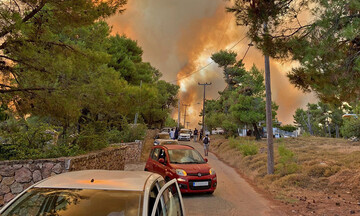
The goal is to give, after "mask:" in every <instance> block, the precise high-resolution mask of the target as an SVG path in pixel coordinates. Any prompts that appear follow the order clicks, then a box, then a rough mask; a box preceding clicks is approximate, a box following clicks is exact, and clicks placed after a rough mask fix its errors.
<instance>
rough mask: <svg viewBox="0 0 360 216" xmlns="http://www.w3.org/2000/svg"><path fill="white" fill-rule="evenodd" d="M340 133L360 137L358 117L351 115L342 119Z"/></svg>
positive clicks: (345, 135)
mask: <svg viewBox="0 0 360 216" xmlns="http://www.w3.org/2000/svg"><path fill="white" fill-rule="evenodd" d="M341 133H342V135H343V136H344V137H348V138H350V137H360V118H355V117H352V118H350V119H347V120H345V121H344V125H343V126H342V127H341Z"/></svg>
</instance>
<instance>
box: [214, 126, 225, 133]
mask: <svg viewBox="0 0 360 216" xmlns="http://www.w3.org/2000/svg"><path fill="white" fill-rule="evenodd" d="M211 133H212V134H224V129H222V128H219V127H218V128H215V129H214V130H212V131H211Z"/></svg>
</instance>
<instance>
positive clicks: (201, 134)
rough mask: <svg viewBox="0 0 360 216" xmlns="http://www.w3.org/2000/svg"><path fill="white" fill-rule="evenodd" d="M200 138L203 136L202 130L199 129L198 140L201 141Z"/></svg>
mask: <svg viewBox="0 0 360 216" xmlns="http://www.w3.org/2000/svg"><path fill="white" fill-rule="evenodd" d="M202 138H203V132H202V130H200V137H199V141H201V140H202Z"/></svg>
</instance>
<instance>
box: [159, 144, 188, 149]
mask: <svg viewBox="0 0 360 216" xmlns="http://www.w3.org/2000/svg"><path fill="white" fill-rule="evenodd" d="M163 146H164V147H165V148H167V149H194V148H193V147H191V146H188V145H174V144H170V145H163Z"/></svg>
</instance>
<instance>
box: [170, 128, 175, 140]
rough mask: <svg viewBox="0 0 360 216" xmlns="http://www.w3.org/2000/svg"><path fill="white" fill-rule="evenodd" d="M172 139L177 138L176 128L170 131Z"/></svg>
mask: <svg viewBox="0 0 360 216" xmlns="http://www.w3.org/2000/svg"><path fill="white" fill-rule="evenodd" d="M170 139H175V131H174V128H172V129H171V131H170Z"/></svg>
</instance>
